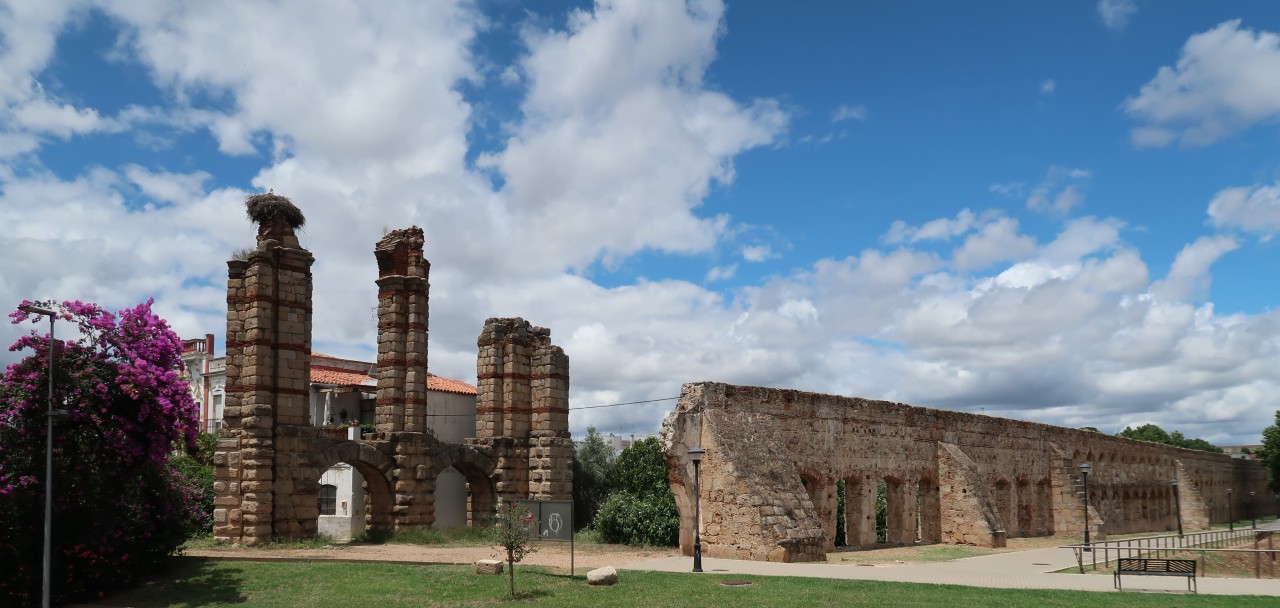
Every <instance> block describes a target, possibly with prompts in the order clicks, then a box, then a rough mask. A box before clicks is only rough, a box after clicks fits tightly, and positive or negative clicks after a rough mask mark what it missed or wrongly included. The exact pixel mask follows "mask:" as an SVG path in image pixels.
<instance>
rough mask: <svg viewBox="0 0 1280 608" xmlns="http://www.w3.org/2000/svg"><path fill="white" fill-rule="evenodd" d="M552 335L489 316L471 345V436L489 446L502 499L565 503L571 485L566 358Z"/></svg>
mask: <svg viewBox="0 0 1280 608" xmlns="http://www.w3.org/2000/svg"><path fill="white" fill-rule="evenodd" d="M550 335H551V332H550V330H547V329H546V328H541V327H534V326H533V325H531V324H530V323H529V322H528V321H525V320H524V319H521V318H518V317H517V318H492V319H488V320H486V321H485V324H484V329H483V330H482V331H481V332H480V337H479V338H478V339H477V340H476V346H477V349H478V351H477V355H476V379H477V385H478V386H477V389H478V394H477V395H476V435H475V439H474V443H478V444H483V445H488V446H490V447H491V448H492V449H493V454H494V456H495V457H496V458H497V461H498V466H497V470H496V471H495V473H494V484H495V487H496V489H497V493H498V496H499V497H500V498H502V499H504V500H507V499H516V498H537V499H567V498H570V497H571V496H572V491H573V490H572V487H573V478H572V475H573V464H572V463H573V442H572V439H571V438H570V437H569V358H568V356H566V355H565V354H564V350H562V349H561V348H560V347H558V346H555V345H554V344H552V343H551V339H550Z"/></svg>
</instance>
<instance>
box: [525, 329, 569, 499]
mask: <svg viewBox="0 0 1280 608" xmlns="http://www.w3.org/2000/svg"><path fill="white" fill-rule="evenodd" d="M533 335H534V349H533V362H532V367H533V370H532V371H533V373H532V376H531V379H530V384H531V394H532V401H533V403H532V408H531V410H530V418H531V423H530V424H531V429H530V436H529V498H532V499H541V500H570V499H572V498H573V440H572V439H571V438H570V437H569V357H568V355H565V354H564V349H562V348H560V347H559V346H555V345H553V344H552V343H551V331H550V330H548V329H546V328H543V327H535V328H534V329H533Z"/></svg>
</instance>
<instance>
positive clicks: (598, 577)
mask: <svg viewBox="0 0 1280 608" xmlns="http://www.w3.org/2000/svg"><path fill="white" fill-rule="evenodd" d="M587 584H588V585H604V586H608V585H616V584H618V570H617V569H615V568H614V567H613V566H605V567H603V568H596V569H595V570H592V571H590V572H588V573H587Z"/></svg>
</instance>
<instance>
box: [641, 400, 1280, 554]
mask: <svg viewBox="0 0 1280 608" xmlns="http://www.w3.org/2000/svg"><path fill="white" fill-rule="evenodd" d="M663 444H664V449H665V452H666V458H667V462H668V465H669V471H670V479H671V482H672V490H673V491H674V492H675V497H676V503H677V506H678V507H679V510H680V518H681V528H680V530H681V535H680V545H681V548H682V549H683V550H684V552H685V553H686V554H689V553H691V552H692V545H693V529H694V528H693V526H694V523H695V522H694V503H693V501H694V495H693V491H694V489H693V483H692V482H693V479H692V475H693V469H692V465H691V463H690V461H689V459H688V450H689V449H690V448H693V447H695V446H698V447H701V448H703V449H704V450H706V456H705V457H704V459H703V460H702V465H701V475H700V478H701V483H700V484H699V485H700V497H701V501H700V503H701V521H700V522H698V524H699V531H700V533H701V539H702V546H703V553H704V554H705V555H708V556H713V557H725V558H738V559H752V560H769V561H785V562H790V561H811V560H822V559H824V558H825V555H826V553H827V552H828V551H831V550H833V549H834V548H835V547H836V541H837V539H836V536H835V535H836V512H835V510H836V504H837V500H836V498H837V495H836V488H837V483H838V482H839V481H844V482H845V496H846V498H845V503H846V507H845V511H846V512H845V521H846V538H844V539H843V540H844V541H845V543H843V544H846V545H848V546H852V547H866V546H872V545H875V544H877V536H876V534H877V530H876V522H875V501H876V494H877V486H878V484H879V483H880V482H881V481H882V480H883V481H884V482H885V485H886V487H887V492H886V494H887V499H888V501H887V502H888V522H887V523H888V525H887V535H888V541H889V542H890V543H898V544H912V543H915V542H941V543H951V544H970V545H982V546H1002V545H1003V544H1004V542H1005V539H1006V538H1008V537H1010V536H1015V535H1016V536H1045V535H1052V534H1081V533H1082V532H1083V530H1084V521H1083V513H1084V509H1083V504H1082V503H1083V498H1082V496H1083V492H1082V489H1083V488H1082V483H1081V482H1082V480H1081V479H1080V476H1079V473H1078V469H1077V465H1079V464H1080V463H1084V462H1088V463H1090V465H1091V467H1092V472H1091V473H1090V474H1089V484H1088V485H1089V505H1090V509H1089V525H1090V528H1091V530H1092V531H1093V534H1094V537H1095V538H1105V535H1106V534H1107V533H1113V534H1119V533H1127V532H1146V531H1158V530H1171V529H1176V526H1177V521H1176V520H1175V519H1174V517H1175V512H1176V511H1177V509H1176V508H1175V505H1174V503H1173V501H1174V492H1173V488H1172V486H1171V483H1170V481H1171V480H1173V479H1177V480H1178V488H1179V492H1178V493H1177V495H1178V498H1179V500H1180V506H1181V513H1182V523H1183V526H1184V527H1187V528H1189V529H1202V528H1207V527H1208V525H1209V523H1210V522H1223V521H1226V520H1227V518H1228V510H1229V509H1231V508H1234V515H1235V516H1236V517H1237V518H1239V517H1242V516H1247V514H1248V513H1263V512H1271V511H1272V510H1273V509H1274V507H1275V504H1274V502H1273V498H1272V494H1271V492H1270V491H1269V490H1267V489H1266V487H1265V484H1266V480H1267V473H1266V470H1265V468H1264V467H1263V466H1262V465H1261V464H1260V463H1257V462H1254V461H1246V460H1237V459H1232V458H1230V457H1228V456H1226V455H1223V454H1212V453H1208V452H1201V451H1195V450H1186V449H1180V448H1174V447H1168V446H1161V445H1158V444H1153V443H1147V442H1141V441H1133V440H1129V439H1121V438H1118V437H1113V436H1110V435H1105V434H1102V433H1096V432H1091V431H1082V430H1076V429H1069V428H1062V427H1054V426H1049V425H1044V424H1037V423H1033V422H1023V421H1019V420H1010V419H1005V418H994V417H990V416H980V415H974V414H968V413H962V412H954V411H945V410H935V409H926V408H920V407H913V406H909V405H903V404H898V403H889V402H885V401H869V400H866V399H858V398H849V397H837V396H831V395H820V394H816V393H807V392H801V391H793V390H779V389H768V388H759V387H748V386H733V385H727V384H719V383H711V382H703V383H696V384H686V385H685V386H684V387H683V389H682V390H681V395H680V401H679V403H678V405H677V406H676V409H675V411H673V412H672V413H671V414H670V415H669V416H668V417H667V419H666V420H665V421H664V422H663ZM1228 488H1232V489H1234V492H1233V496H1234V501H1233V503H1232V504H1231V506H1230V507H1229V506H1228V502H1227V501H1228ZM1251 492H1253V493H1255V494H1256V496H1255V498H1254V499H1253V500H1252V501H1251V500H1250V493H1251Z"/></svg>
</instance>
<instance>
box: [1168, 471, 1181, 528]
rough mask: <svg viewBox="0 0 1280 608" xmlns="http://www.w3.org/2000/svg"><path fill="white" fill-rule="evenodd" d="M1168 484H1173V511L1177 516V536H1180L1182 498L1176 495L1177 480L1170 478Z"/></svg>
mask: <svg viewBox="0 0 1280 608" xmlns="http://www.w3.org/2000/svg"><path fill="white" fill-rule="evenodd" d="M1169 485H1171V486H1173V512H1174V513H1176V514H1177V515H1176V516H1177V518H1178V538H1182V499H1181V498H1179V496H1178V480H1177V479H1170V480H1169Z"/></svg>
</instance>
